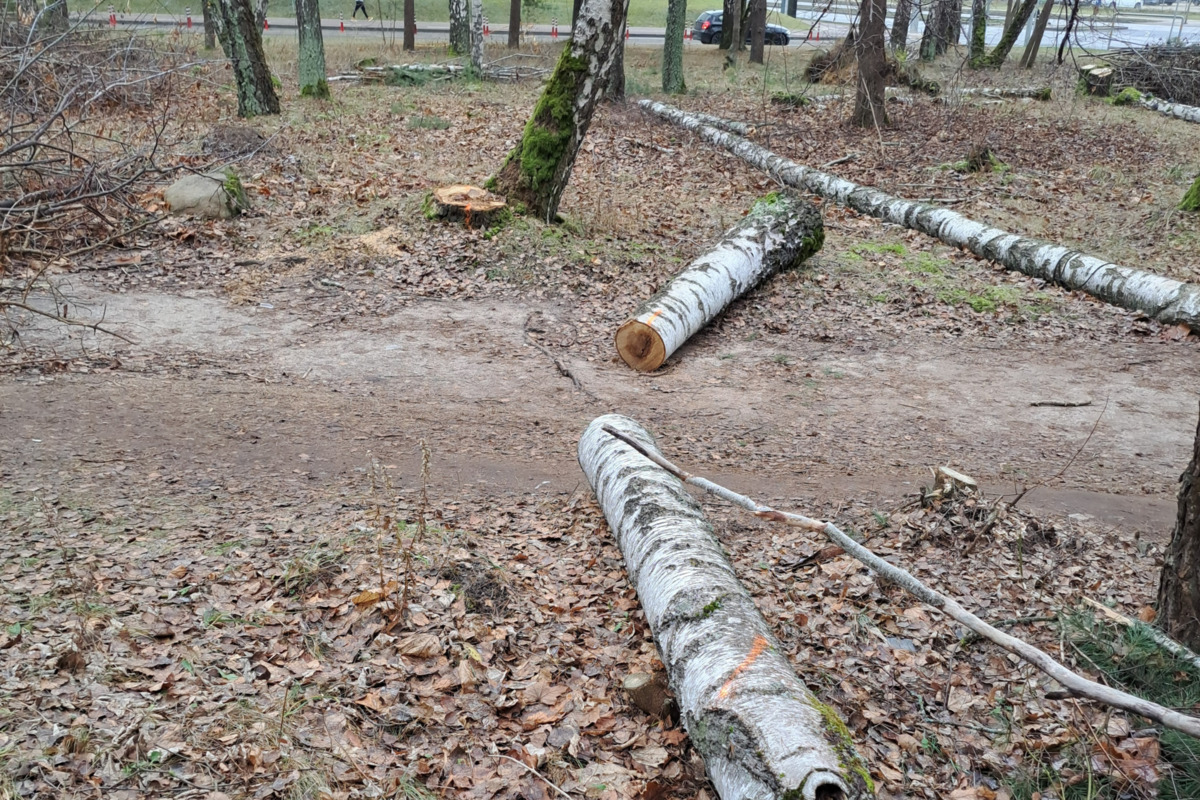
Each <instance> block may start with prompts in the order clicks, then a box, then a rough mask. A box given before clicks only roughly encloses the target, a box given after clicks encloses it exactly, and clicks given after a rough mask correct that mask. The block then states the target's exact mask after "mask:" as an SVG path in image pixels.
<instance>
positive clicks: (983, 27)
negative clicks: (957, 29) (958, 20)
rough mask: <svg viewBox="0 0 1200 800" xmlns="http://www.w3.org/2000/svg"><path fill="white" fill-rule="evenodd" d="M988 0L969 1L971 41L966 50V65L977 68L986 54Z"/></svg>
mask: <svg viewBox="0 0 1200 800" xmlns="http://www.w3.org/2000/svg"><path fill="white" fill-rule="evenodd" d="M987 12H988V0H971V40H970V44H969V46H968V48H967V64H968V65H970V66H971V67H978V66H980V63H981V62H982V61H983V56H984V54H985V53H986V52H987Z"/></svg>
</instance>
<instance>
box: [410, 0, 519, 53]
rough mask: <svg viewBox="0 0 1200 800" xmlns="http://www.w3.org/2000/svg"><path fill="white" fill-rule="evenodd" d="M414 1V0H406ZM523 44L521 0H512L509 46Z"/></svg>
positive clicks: (509, 18) (514, 48)
mask: <svg viewBox="0 0 1200 800" xmlns="http://www.w3.org/2000/svg"><path fill="white" fill-rule="evenodd" d="M405 2H412V0H405ZM520 46H521V0H511V2H510V3H509V4H508V48H509V49H510V50H516V49H517V48H518V47H520Z"/></svg>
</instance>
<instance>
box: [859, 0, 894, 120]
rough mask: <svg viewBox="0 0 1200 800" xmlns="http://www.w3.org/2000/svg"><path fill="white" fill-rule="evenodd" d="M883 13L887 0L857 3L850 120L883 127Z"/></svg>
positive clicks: (884, 69) (884, 66)
mask: <svg viewBox="0 0 1200 800" xmlns="http://www.w3.org/2000/svg"><path fill="white" fill-rule="evenodd" d="M886 15H887V0H862V4H861V5H860V6H859V10H858V18H859V20H860V28H861V30H860V33H859V36H858V38H857V39H856V40H855V42H854V53H855V56H856V57H857V58H858V80H857V82H856V83H857V85H856V91H855V94H854V114H853V115H852V116H851V117H850V123H851V124H852V125H856V126H858V127H860V128H885V127H887V125H888V116H887V106H886V104H885V103H884V91H885V90H886V89H887V76H886V72H887V57H886V55H885V54H884V52H883V32H884V30H885V27H884V17H885V16H886Z"/></svg>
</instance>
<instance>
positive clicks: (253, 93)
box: [212, 0, 279, 117]
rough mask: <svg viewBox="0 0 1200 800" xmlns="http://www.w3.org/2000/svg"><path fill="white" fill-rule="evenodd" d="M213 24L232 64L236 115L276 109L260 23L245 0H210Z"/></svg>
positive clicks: (276, 110)
mask: <svg viewBox="0 0 1200 800" xmlns="http://www.w3.org/2000/svg"><path fill="white" fill-rule="evenodd" d="M212 11H213V24H214V26H215V27H216V29H217V38H218V39H219V40H220V42H221V49H222V50H223V51H225V57H226V58H228V59H229V63H230V65H231V66H232V67H233V79H234V83H235V84H236V86H237V96H238V116H239V117H256V116H259V115H261V114H278V113H279V96H278V95H277V94H275V85H274V83H272V82H271V70H270V68H269V67H268V66H267V57H266V54H264V53H263V46H262V26H261V25H259V24H258V22H257V19H256V11H255V9H254V8H252V7H251V5H250V2H249V0H212Z"/></svg>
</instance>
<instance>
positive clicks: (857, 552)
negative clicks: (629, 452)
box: [604, 425, 1200, 739]
mask: <svg viewBox="0 0 1200 800" xmlns="http://www.w3.org/2000/svg"><path fill="white" fill-rule="evenodd" d="M604 430H605V431H606V432H607V433H608V434H609V435H611V436H614V437H616V438H617V439H620V440H621V441H622V442H624V443H625V444H627V445H629V446H630V447H632V448H633V449H634V450H636V451H638V452H639V453H641V454H642V455H643V456H645V457H646V458H648V459H650V460H651V461H653V462H654V463H655V464H657V465H658V466H660V467H662V468H663V469H665V470H667V471H668V472H670V473H671V474H672V475H674V476H675V477H677V478H679V479H680V480H681V481H683V482H684V483H690V484H691V485H693V486H696V487H699V488H701V489H704V490H705V491H707V492H709V493H711V494H715V495H716V496H717V497H720V498H723V499H725V500H728V501H729V502H731V503H733V504H734V505H736V506H740V507H741V508H744V509H746V510H747V511H749V512H751V513H752V514H754V516H756V517H760V518H762V519H765V520H768V521H770V522H780V523H783V524H785V525H790V526H792V527H795V528H801V529H803V530H807V531H815V532H820V533H823V534H825V536H826V537H828V538H829V539H830V540H831V541H832V542H834V543H835V544H837V545H838V546H840V547H841V548H842V549H843V550H845V551H846V552H847V553H849V554H850V555H852V556H853V557H854V558H856V559H858V560H859V561H860V562H862V563H863V564H865V565H866V566H867V567H869V568H870V569H871V570H873V571H874V572H875V573H876V574H878V575H880V576H882V577H884V578H886V579H887V580H889V581H891V582H893V583H895V584H896V585H898V586H900V587H901V588H903V589H905V590H906V591H908V592H909V593H910V594H912V595H913V596H914V597H916V598H917V599H919V600H920V601H921V602H923V603H925V604H926V605H930V606H932V607H934V608H936V609H938V610H939V611H941V612H942V613H944V614H946V615H947V616H949V617H950V618H951V619H953V620H955V621H956V622H958V623H960V624H962V625H965V626H966V627H967V628H969V629H970V630H972V631H974V632H975V633H978V634H979V635H980V636H984V637H986V638H988V639H990V640H991V641H993V642H994V643H996V644H998V645H999V646H1000V647H1002V648H1004V649H1005V650H1007V651H1008V652H1010V653H1013V654H1014V655H1016V656H1018V657H1020V658H1022V659H1024V660H1025V661H1027V662H1029V663H1030V664H1032V665H1033V666H1035V667H1037V668H1038V669H1040V670H1041V671H1042V672H1044V673H1046V674H1047V675H1049V676H1050V677H1051V678H1053V679H1054V680H1056V681H1058V682H1059V683H1060V684H1062V686H1063V687H1064V688H1066V689H1067V691H1069V692H1071V693H1072V694H1074V695H1077V696H1079V697H1084V698H1087V699H1089V700H1093V701H1095V702H1097V703H1101V704H1103V705H1108V706H1112V707H1113V708H1119V709H1122V710H1124V711H1129V712H1131V713H1134V714H1138V715H1140V716H1143V717H1146V718H1147V719H1150V720H1152V721H1154V722H1157V723H1159V724H1160V725H1163V726H1165V727H1167V728H1171V729H1172V730H1177V731H1180V732H1182V733H1186V734H1188V735H1189V736H1194V737H1196V738H1197V739H1200V719H1198V718H1196V717H1192V716H1188V715H1187V714H1181V713H1179V712H1178V711H1175V710H1173V709H1170V708H1166V707H1165V706H1161V705H1159V704H1158V703H1154V702H1152V701H1150V700H1144V699H1142V698H1140V697H1135V696H1134V695H1131V694H1128V693H1126V692H1122V691H1120V690H1118V689H1112V688H1110V687H1107V686H1102V685H1101V684H1099V683H1096V682H1095V681H1090V680H1088V679H1087V678H1084V677H1082V676H1081V675H1078V674H1076V673H1075V672H1073V671H1071V670H1069V669H1067V668H1066V667H1064V666H1063V665H1062V664H1060V663H1058V662H1057V661H1055V660H1054V659H1053V658H1052V657H1051V656H1049V655H1047V654H1046V653H1045V652H1043V651H1041V650H1039V649H1038V648H1036V647H1034V646H1033V645H1031V644H1028V643H1026V642H1024V641H1022V640H1020V639H1017V638H1016V637H1014V636H1009V635H1008V634H1007V633H1004V632H1003V631H1001V630H999V629H997V628H996V627H995V626H993V625H989V624H988V623H986V622H984V621H983V620H981V619H980V618H979V617H977V616H975V615H974V614H972V613H971V612H970V611H967V610H966V609H965V608H963V607H962V606H961V605H959V603H958V602H957V601H956V600H954V599H952V598H950V597H947V596H946V595H944V594H941V593H940V592H937V591H935V590H933V589H930V588H929V587H928V586H926V585H925V584H923V583H921V582H920V581H919V580H917V579H916V578H915V577H913V575H912V574H910V573H909V572H907V571H906V570H903V569H901V568H900V567H897V566H894V565H893V564H890V563H888V562H887V561H884V560H883V559H882V558H880V557H879V556H877V555H875V554H874V553H872V552H871V551H870V550H868V549H867V548H865V547H863V546H862V545H861V544H859V543H858V542H857V541H855V540H854V539H852V538H850V537H849V536H847V535H846V534H845V533H843V532H842V531H841V530H840V529H839V528H838V527H837V526H836V525H834V524H833V523H832V522H824V521H822V520H818V519H813V518H811V517H806V516H804V515H802V514H792V513H788V512H784V511H776V510H775V509H773V508H771V507H770V506H764V505H760V504H759V503H757V502H755V501H754V500H752V499H750V498H749V497H747V496H745V495H742V494H738V493H737V492H735V491H733V490H731V489H726V488H725V487H724V486H721V485H720V484H717V483H713V482H712V481H710V480H708V479H707V478H701V477H698V476H695V475H691V474H689V473H687V472H685V471H683V470H682V469H680V468H679V467H677V466H675V465H674V464H672V463H671V462H670V461H668V460H667V459H665V458H663V457H661V456H659V455H658V454H656V453H651V452H650V451H648V450H646V449H645V448H644V447H642V446H641V445H640V444H638V443H637V442H635V441H633V440H631V439H629V438H628V437H626V436H625V435H623V434H622V433H621V432H619V431H617V430H616V429H614V428H612V427H610V426H607V425H606V426H605V427H604Z"/></svg>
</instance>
